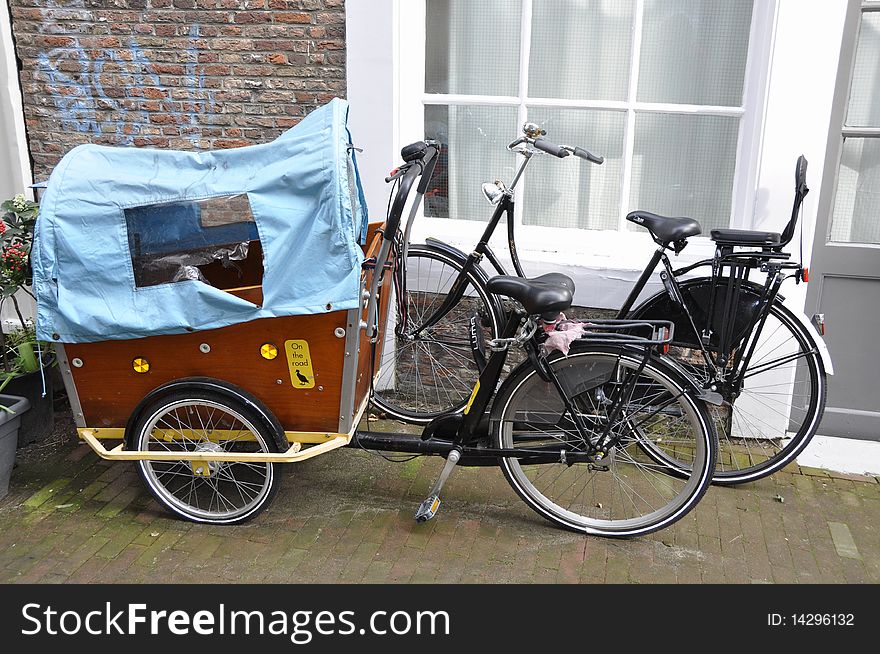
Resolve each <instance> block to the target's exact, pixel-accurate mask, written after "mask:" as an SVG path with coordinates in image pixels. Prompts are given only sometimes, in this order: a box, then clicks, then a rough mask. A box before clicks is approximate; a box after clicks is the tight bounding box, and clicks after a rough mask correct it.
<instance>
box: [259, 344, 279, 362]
mask: <svg viewBox="0 0 880 654" xmlns="http://www.w3.org/2000/svg"><path fill="white" fill-rule="evenodd" d="M260 356H261V357H263V358H264V359H269V360H270V361H271V360H272V359H274V358H275V357H277V356H278V348H277V347H275V346H274V345H272V344H271V343H263V344H262V345H261V346H260Z"/></svg>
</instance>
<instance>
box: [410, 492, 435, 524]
mask: <svg viewBox="0 0 880 654" xmlns="http://www.w3.org/2000/svg"><path fill="white" fill-rule="evenodd" d="M439 508H440V496H439V495H431V496H429V497H428V499H426V500H425V501H424V502H422V503H421V504H420V505H419V508H418V510H417V511H416V522H418V523H419V524H421V523H423V522H428V520H430V519H431V518H433V517H434V516H435V515H437V509H439Z"/></svg>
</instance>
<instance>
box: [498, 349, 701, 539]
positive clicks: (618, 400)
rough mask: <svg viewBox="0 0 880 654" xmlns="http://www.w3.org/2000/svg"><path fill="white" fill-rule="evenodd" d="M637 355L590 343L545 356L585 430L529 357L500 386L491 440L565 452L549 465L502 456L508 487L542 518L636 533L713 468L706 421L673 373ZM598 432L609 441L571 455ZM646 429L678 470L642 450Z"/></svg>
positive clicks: (660, 520) (662, 516) (652, 526)
mask: <svg viewBox="0 0 880 654" xmlns="http://www.w3.org/2000/svg"><path fill="white" fill-rule="evenodd" d="M642 356H643V355H642V354H641V353H638V352H635V353H633V352H629V351H626V350H618V349H610V348H595V349H590V350H589V351H582V352H577V353H576V354H572V355H569V356H558V357H556V358H553V359H551V361H550V366H551V367H552V369H553V371H554V373H555V374H556V376H557V377H558V378H559V380H560V382H561V384H562V387H563V388H564V389H565V394H566V397H567V399H568V401H569V403H570V404H571V405H572V406H573V407H574V411H576V412H577V413H578V417H579V419H580V420H581V421H582V423H583V424H585V425H586V427H587V429H586V433H585V434H584V433H582V432H581V431H580V430H578V429H577V428H576V426H575V424H574V421H573V417H572V415H571V414H570V413H569V412H568V410H567V409H566V407H565V404H564V402H563V400H562V397H561V396H560V394H559V392H558V391H557V390H556V388H555V386H554V385H553V384H551V383H549V382H546V381H544V380H543V379H542V378H541V376H540V375H539V374H538V372H537V371H536V370H535V369H534V368H533V367H532V366H531V365H530V364H529V363H528V362H526V363H524V364H523V365H521V366H520V367H519V368H517V369H516V370H515V371H514V372H513V374H512V375H511V376H510V378H509V379H508V380H507V381H506V382H505V384H504V386H503V387H502V389H501V390H500V391H499V395H498V397H497V398H496V409H495V410H494V411H493V413H495V416H494V417H495V418H496V419H495V420H493V430H494V438H495V442H496V443H497V445H498V447H502V448H526V449H529V448H532V449H541V450H546V449H555V448H559V449H560V451H562V450H565V451H566V452H568V453H569V455H568V456H567V457H563V456H562V455H560V461H559V462H557V463H538V464H528V463H527V461H526V459H517V458H503V459H502V460H501V468H502V470H503V472H504V476H505V477H506V478H507V481H508V482H509V483H510V485H511V486H512V487H513V488H514V490H515V491H516V492H517V494H518V495H519V496H520V497H521V498H522V499H523V500H524V501H525V502H526V504H528V505H529V506H530V507H531V508H532V509H534V510H535V511H536V512H537V513H539V514H540V515H542V516H544V517H545V518H547V519H548V520H550V521H552V522H554V523H556V524H558V525H561V526H563V527H566V528H568V529H572V530H575V531H581V532H586V533H589V534H596V535H601V536H612V537H626V536H638V535H642V534H647V533H650V532H652V531H655V530H657V529H661V528H663V527H666V526H669V525H670V524H672V523H673V522H675V521H676V520H678V519H680V518H681V517H682V516H684V515H685V514H686V513H687V512H688V511H689V510H690V509H691V508H693V507H694V506H695V505H696V503H697V502H698V501H699V499H700V498H701V497H702V495H703V493H705V491H706V488H707V487H708V485H709V483H710V480H711V476H712V475H711V473H712V470H713V469H714V466H715V453H716V442H715V435H714V431H713V428H712V423H711V419H710V417H709V415H708V413H707V412H706V409H705V406H704V405H703V403H702V402H700V401H698V400H696V399H694V398H693V397H692V395H691V393H690V392H689V391H688V390H686V386H685V382H684V381H683V380H682V379H681V377H680V375H679V373H677V372H676V371H675V370H674V369H672V368H670V367H669V366H668V365H667V364H665V363H663V362H662V361H659V360H655V359H651V360H649V361H648V362H647V363H646V364H645V366H644V368H642V369H641V370H640V365H641V363H642ZM606 434H607V436H608V437H610V438H611V445H610V447H608V448H607V452H606V454H605V456H604V457H602V459H601V460H599V461H597V462H595V463H593V462H583V461H581V462H575V463H572V459H575V457H572V456H571V454H570V453H572V452H575V453H576V452H588V451H590V449H591V446H596V445H597V444H598V443H599V442H600V441H599V439H600V438H603V437H604V435H606ZM646 434H652V435H655V436H659V435H664V436H668V437H669V443H670V446H669V447H670V448H674V451H670V452H669V456H672V457H675V458H676V459H677V460H682V459H683V460H687V461H688V463H689V467H688V469H687V471H686V473H685V474H682V473H681V471H680V470H672V469H671V468H670V467H669V466H668V465H665V464H662V463H658V462H656V461H654V460H652V459H651V458H650V457H648V456H646V455H645V453H644V450H643V448H642V446H641V444H640V441H641V440H642V439H643V438H645V435H646ZM656 447H658V448H661V449H662V448H663V447H665V446H663V445H661V444H659V443H657V444H656Z"/></svg>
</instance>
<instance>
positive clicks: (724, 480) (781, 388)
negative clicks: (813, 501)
mask: <svg viewBox="0 0 880 654" xmlns="http://www.w3.org/2000/svg"><path fill="white" fill-rule="evenodd" d="M697 329H702V326H701V325H699V324H698V325H697ZM780 330H783V335H779V331H780ZM785 334H787V335H785ZM761 339H762V342H759V344H758V345H757V347H756V349H755V352H754V356H753V357H752V360H751V361H750V362H749V367H748V368H747V369H746V373H745V374H746V376H747V378H750V379H753V378H754V377H755V376H756V375H758V374H762V375H765V378H764V379H765V381H770V383H767V384H765V390H764V391H763V392H758V389H757V385H756V384H755V382H754V381H753V382H752V386H751V389H750V388H749V385H748V384H747V385H746V387H745V388H744V389H743V392H742V393H741V394H740V395H739V396H738V397H737V398H735V399H734V400H733V402H732V403H730V402H727V401H726V402H725V404H724V405H722V407H720V408H713V409H712V410H711V412H712V413H713V418H714V422H715V427H716V431H717V433H718V439H719V452H718V463H717V466H716V470H715V474H714V475H713V481H714V483H716V484H719V485H729V486H733V485H737V484H742V483H746V482H750V481H756V480H758V479H761V478H763V477H766V476H768V475H771V474H773V473H774V472H776V471H778V470H780V469H782V468H784V467H785V466H787V465H789V464H790V463H792V462H793V461H795V459H796V457H797V456H798V455H799V454H800V453H801V452H802V451H803V450H804V448H806V446H807V445H808V444H809V442H810V440H811V439H812V437H813V435H814V434H815V433H816V430H817V428H818V426H819V423H820V421H821V419H822V414H823V413H824V408H825V401H826V396H827V375H826V372H825V366H824V363H823V362H822V357H821V355H820V354H819V347H818V345H817V344H816V343H815V341H814V339H813V337H812V335H811V334H810V333H809V331H807V330H806V329H804V327H803V325H801V323H800V321H799V320H798V319H797V318H796V317H795V316H794V314H793V313H792V312H791V311H790V310H789V309H787V308H786V307H785V306H784V305H783V304H782V303H781V302H779V301H778V300H777V301H775V302H774V303H773V304H772V305H771V307H770V314H769V316H768V324H767V325H765V328H764V330H763V331H762V334H761ZM794 347H797V348H798V352H794V351H792V352H789V353H788V354H785V352H786V351H787V350H791V349H792V348H794ZM770 352H773V353H774V354H775V355H776V358H777V360H780V361H781V360H782V359H784V358H785V357H786V356H794V355H795V354H798V357H797V360H799V361H800V363H795V364H794V365H793V366H788V370H786V369H783V367H782V366H785V365H787V364H789V363H790V362H783V363H782V364H780V367H778V368H769V369H767V370H765V371H763V372H757V373H756V372H753V373H752V374H751V375H750V371H755V370H760V368H761V367H763V368H766V367H767V365H768V364H767V362H766V361H765V358H766V356H767V354H768V353H770ZM780 352H782V353H781V354H780ZM698 353H699V351H698V350H690V349H689V348H674V349H673V350H672V351H671V352H670V356H672V357H673V358H674V359H675V360H676V362H677V364H678V365H679V366H681V367H682V368H683V369H684V370H685V371H686V372H687V374H690V375H691V376H692V377H694V378H695V379H696V380H697V381H698V382H699V383H700V384H701V385H703V386H704V387H707V388H710V389H711V387H712V380H710V379H709V378H708V375H707V370H706V366H705V364H704V362H702V361H701V359H702V357H701V356H699V355H698ZM793 361H794V360H793ZM762 362H763V363H762ZM771 362H772V360H771ZM771 371H772V372H771ZM768 373H769V374H772V375H774V376H775V379H771V378H770V377H769V375H768ZM786 376H788V377H791V378H792V379H791V381H790V382H789V381H787V380H786ZM788 385H790V388H791V392H790V393H789V392H787V391H786V390H785V388H786V386H788ZM774 414H775V415H774ZM761 416H763V417H761ZM780 420H783V421H787V422H788V427H786V428H783V429H782V430H780V429H779V425H780V424H781V423H780ZM792 427H794V428H793V429H792ZM646 451H647V452H648V454H649V455H652V452H651V450H650V447H649V448H648V449H647V450H646ZM654 454H655V455H656V456H655V458H656V460H658V461H666V462H667V463H669V465H672V466H673V467H679V468H680V467H681V466H680V464H679V463H678V462H676V461H675V460H668V459H667V458H666V457H665V456H663V455H662V454H659V453H654Z"/></svg>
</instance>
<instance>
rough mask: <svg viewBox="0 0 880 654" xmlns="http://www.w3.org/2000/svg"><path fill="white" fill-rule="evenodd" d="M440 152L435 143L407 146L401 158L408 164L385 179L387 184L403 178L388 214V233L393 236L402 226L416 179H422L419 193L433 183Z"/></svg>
mask: <svg viewBox="0 0 880 654" xmlns="http://www.w3.org/2000/svg"><path fill="white" fill-rule="evenodd" d="M439 150H440V148H439V145H437V144H436V143H434V142H429V143H425V142H423V141H418V142H416V143H413V144H411V145H408V146H406V147H405V148H403V150H402V151H401V156H402V157H403V158H404V159H405V160H406V163H405V164H404V165H402V166H401V167H400V168H398V169H397V170H395V171H394V172H393V173H392V174H391V175H389V176H388V177H386V178H385V181H386V182H390V181H392V180H394V179H398V178H401V179H400V187H399V188H398V189H397V193H396V194H395V195H394V201H393V202H392V203H391V210H390V211H389V212H388V221H387V224H386V225H385V230H386V233H388V234H393V233H394V232H395V231H396V230H397V228H398V226H399V225H400V219H401V217H402V216H403V209H404V207H405V206H406V201H407V199H408V198H409V194H410V191H412V187H413V184H415V181H416V179H418V178H419V177H421V178H422V181H421V183H420V184H419V188H418V192H419V193H424V192H425V191H426V190H427V188H428V184H429V183H430V181H431V180H430V177H431V173H432V172H433V171H434V164H436V163H437V154H438V153H439Z"/></svg>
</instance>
